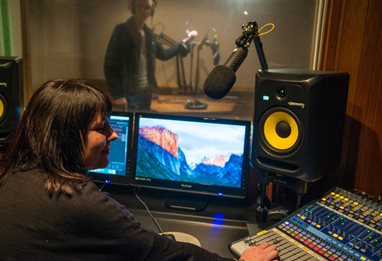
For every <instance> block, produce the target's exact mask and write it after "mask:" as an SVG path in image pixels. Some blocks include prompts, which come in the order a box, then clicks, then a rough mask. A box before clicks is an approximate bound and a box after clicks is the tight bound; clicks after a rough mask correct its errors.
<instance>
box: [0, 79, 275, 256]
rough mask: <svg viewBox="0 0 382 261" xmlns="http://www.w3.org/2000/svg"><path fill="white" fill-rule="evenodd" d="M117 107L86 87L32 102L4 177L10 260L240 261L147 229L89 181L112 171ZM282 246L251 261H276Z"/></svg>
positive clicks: (53, 90) (52, 86)
mask: <svg viewBox="0 0 382 261" xmlns="http://www.w3.org/2000/svg"><path fill="white" fill-rule="evenodd" d="M110 114H111V101H110V99H109V97H108V96H107V94H105V93H104V91H101V90H99V89H97V88H96V87H93V86H91V85H89V84H88V83H86V82H84V81H80V80H61V79H59V80H53V81H49V82H47V83H45V84H43V85H42V86H41V87H40V88H38V89H37V90H36V91H35V93H34V94H33V95H32V97H31V99H30V101H29V103H28V105H27V106H26V109H25V111H24V113H23V115H22V118H21V121H20V124H19V126H18V129H17V131H16V134H15V138H14V139H13V141H12V144H11V146H10V148H9V150H8V151H7V154H6V155H5V158H4V161H2V162H1V163H2V165H1V172H0V224H1V226H0V242H1V244H0V253H1V259H2V260H30V259H35V260H232V259H229V258H223V257H220V256H218V255H217V254H214V253H211V252H209V251H207V250H205V249H203V248H200V247H198V246H195V245H192V244H189V243H182V242H177V241H175V240H172V239H169V238H167V237H165V236H162V235H159V234H157V233H155V232H153V231H151V230H149V229H146V228H145V227H144V226H143V225H142V224H141V223H140V222H139V221H137V220H136V219H135V218H134V216H133V215H132V214H131V213H130V212H129V211H128V210H127V209H126V208H125V206H123V205H121V204H119V203H118V202H117V201H115V200H113V199H112V198H111V197H110V196H109V195H108V194H107V193H105V192H102V191H100V190H99V189H98V188H97V186H96V185H95V183H93V182H92V181H91V180H90V178H89V177H88V176H87V171H88V170H90V169H96V168H103V167H106V166H107V164H108V154H109V151H110V145H111V142H112V141H113V140H116V139H117V138H118V136H117V134H116V133H115V132H114V130H113V129H112V128H111V126H110V124H109V116H110ZM276 256H277V250H276V249H275V247H274V246H269V245H260V246H256V247H253V248H250V249H248V250H247V251H245V252H244V254H243V255H242V257H241V258H242V259H243V260H272V259H274V258H275V257H276Z"/></svg>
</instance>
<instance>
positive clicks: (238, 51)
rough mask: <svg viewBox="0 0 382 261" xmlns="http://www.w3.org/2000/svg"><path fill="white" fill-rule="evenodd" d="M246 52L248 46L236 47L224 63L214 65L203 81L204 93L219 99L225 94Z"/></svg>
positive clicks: (234, 79) (233, 81)
mask: <svg viewBox="0 0 382 261" xmlns="http://www.w3.org/2000/svg"><path fill="white" fill-rule="evenodd" d="M247 54H248V48H246V47H237V48H235V50H233V52H232V54H231V55H230V56H229V58H228V59H227V61H226V62H225V64H224V65H217V66H215V68H214V69H212V71H211V72H210V74H209V75H208V76H207V78H206V80H205V82H204V86H203V89H204V93H205V94H206V95H207V96H208V97H210V98H212V99H221V98H223V97H224V96H226V95H227V93H228V92H229V90H231V88H232V86H233V84H234V83H235V81H236V75H235V72H236V70H237V69H238V68H239V67H240V65H241V64H242V62H243V61H244V59H245V57H247Z"/></svg>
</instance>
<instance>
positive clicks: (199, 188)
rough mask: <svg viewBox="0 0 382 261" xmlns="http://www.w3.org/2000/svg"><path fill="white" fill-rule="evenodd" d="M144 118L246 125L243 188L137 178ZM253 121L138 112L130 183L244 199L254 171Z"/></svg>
mask: <svg viewBox="0 0 382 261" xmlns="http://www.w3.org/2000/svg"><path fill="white" fill-rule="evenodd" d="M142 117H147V118H157V119H167V120H178V121H180V122H182V121H193V122H201V123H203V122H204V123H222V124H232V125H238V126H243V127H244V128H245V134H244V135H245V136H244V148H243V166H242V167H243V168H242V180H241V187H240V188H235V187H225V186H216V185H204V184H196V183H192V184H190V183H187V182H179V181H171V180H161V179H151V181H146V180H141V179H136V178H135V177H136V164H137V152H138V137H139V121H140V119H141V118H142ZM251 127H252V125H251V122H250V121H247V120H238V119H224V118H213V117H198V116H189V115H170V114H157V113H148V112H145V113H144V112H139V113H135V117H134V133H133V144H134V150H133V153H132V154H131V155H132V159H131V162H132V164H131V166H132V168H131V175H130V178H131V179H130V182H131V183H130V184H131V186H133V187H142V188H148V189H154V190H163V191H168V192H171V191H173V192H181V193H188V194H194V195H197V194H199V195H207V196H216V197H228V198H240V199H244V198H246V197H247V182H248V179H249V173H250V167H249V164H250V134H251Z"/></svg>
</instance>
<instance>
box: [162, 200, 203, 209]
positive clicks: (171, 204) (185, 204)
mask: <svg viewBox="0 0 382 261" xmlns="http://www.w3.org/2000/svg"><path fill="white" fill-rule="evenodd" d="M164 205H165V206H166V207H168V208H172V209H177V210H186V211H195V212H196V211H202V210H204V209H205V208H206V207H207V205H208V204H207V202H202V201H196V200H187V199H166V200H165V203H164Z"/></svg>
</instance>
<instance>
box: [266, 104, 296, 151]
mask: <svg viewBox="0 0 382 261" xmlns="http://www.w3.org/2000/svg"><path fill="white" fill-rule="evenodd" d="M259 131H260V137H261V140H262V143H263V146H264V147H265V148H266V149H268V150H271V151H272V152H274V153H277V154H288V153H292V152H293V151H294V150H295V149H296V148H297V147H298V146H299V144H300V142H301V139H302V138H301V136H302V128H301V124H300V121H299V120H298V118H297V116H296V115H295V114H294V113H293V112H292V111H291V110H289V109H287V108H284V107H274V108H271V109H269V110H267V111H266V112H265V113H264V114H263V116H262V117H261V119H260V126H259Z"/></svg>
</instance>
